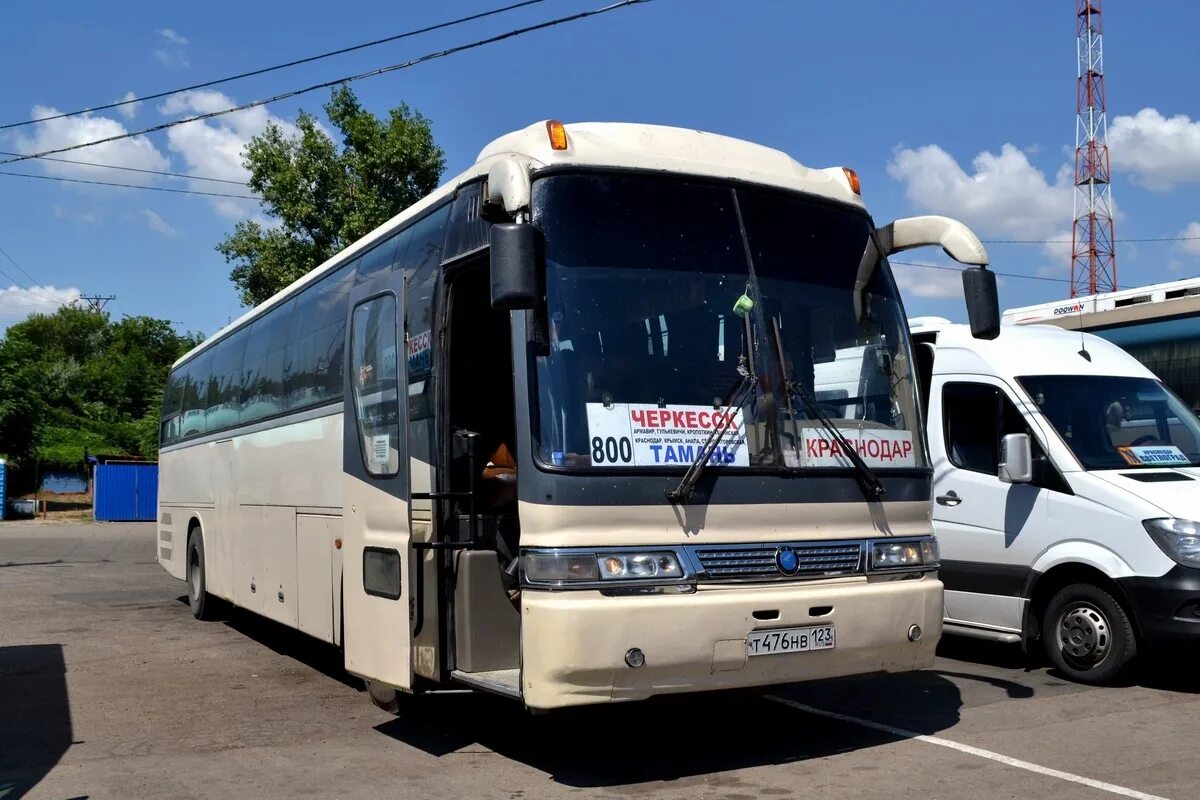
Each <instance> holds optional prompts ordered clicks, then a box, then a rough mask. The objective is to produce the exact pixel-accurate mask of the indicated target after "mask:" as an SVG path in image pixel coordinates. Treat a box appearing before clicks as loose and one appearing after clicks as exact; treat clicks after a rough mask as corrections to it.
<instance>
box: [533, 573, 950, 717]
mask: <svg viewBox="0 0 1200 800" xmlns="http://www.w3.org/2000/svg"><path fill="white" fill-rule="evenodd" d="M942 611H943V590H942V583H941V582H940V581H939V580H937V578H936V577H934V576H932V575H926V576H924V577H921V578H917V579H908V580H893V581H885V582H874V583H868V582H867V581H865V580H861V579H859V580H856V581H843V582H830V583H823V584H815V585H814V584H791V585H770V586H763V585H755V586H739V587H732V586H722V587H716V586H708V587H702V588H701V589H699V590H698V591H696V592H694V593H691V594H639V595H618V596H611V595H604V594H601V593H600V592H599V591H537V590H531V589H529V588H526V589H524V590H523V591H522V592H521V617H522V626H521V657H522V670H521V690H522V697H523V698H524V701H525V704H526V705H527V706H528V707H530V708H533V709H549V708H556V707H561V706H571V705H583V704H590V703H607V702H614V701H625V700H641V699H645V698H648V697H651V696H653V695H657V694H668V693H675V692H689V691H706V690H717V689H735V688H743V687H759V686H770V685H775V684H784V683H794V682H798V681H808V680H816V679H822V678H835V677H842V676H846V675H858V674H864V673H871V672H903V671H908V670H914V669H923V668H927V667H930V666H932V664H933V659H934V651H935V649H936V648H937V643H938V640H939V639H940V638H941V632H942ZM826 624H832V625H833V627H834V642H835V646H834V647H833V648H831V649H822V650H808V651H803V652H781V653H772V654H770V655H754V656H751V655H748V646H747V641H746V639H747V635H748V634H749V633H750V632H752V631H759V630H774V629H786V628H795V627H809V626H817V625H826ZM914 625H916V626H919V627H920V636H919V638H917V640H916V641H912V635H913V626H914ZM634 649H636V650H640V651H641V653H642V654H643V655H644V663H643V664H642V665H641V666H638V667H632V666H629V664H627V662H626V657H627V654H628V653H629V651H630V650H634ZM633 660H634V661H635V662H636V661H637V659H636V657H635V658H634V659H633Z"/></svg>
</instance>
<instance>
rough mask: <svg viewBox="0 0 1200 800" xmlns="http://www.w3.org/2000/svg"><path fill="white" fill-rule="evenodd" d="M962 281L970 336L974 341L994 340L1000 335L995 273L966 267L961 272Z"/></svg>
mask: <svg viewBox="0 0 1200 800" xmlns="http://www.w3.org/2000/svg"><path fill="white" fill-rule="evenodd" d="M962 280H963V298H964V299H965V300H966V301H967V321H968V322H970V324H971V335H972V336H974V337H975V338H976V339H995V338H996V337H997V336H999V335H1000V298H999V296H998V295H997V294H996V273H994V272H989V271H988V270H986V269H984V268H983V267H967V268H966V269H964V270H963V273H962Z"/></svg>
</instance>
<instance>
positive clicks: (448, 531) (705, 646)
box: [158, 121, 999, 710]
mask: <svg viewBox="0 0 1200 800" xmlns="http://www.w3.org/2000/svg"><path fill="white" fill-rule="evenodd" d="M922 245H940V246H941V247H942V248H943V249H944V250H946V252H948V253H949V254H950V255H951V256H952V257H954V258H956V259H957V260H959V261H961V262H964V263H968V264H977V265H984V264H986V260H987V259H986V253H985V251H984V249H983V247H982V245H981V244H980V243H979V240H978V239H976V238H975V236H974V235H973V234H972V233H971V232H970V231H968V230H967V229H966V228H965V227H963V226H962V225H961V224H959V223H957V222H954V221H951V220H948V219H945V218H943V217H918V218H913V219H908V220H901V221H897V222H895V223H892V224H891V225H889V226H886V227H883V228H879V229H876V228H875V227H874V225H873V224H872V221H871V218H870V217H869V215H868V214H867V212H866V210H865V208H864V204H863V201H862V199H861V197H860V196H859V187H858V178H857V176H856V175H855V174H854V173H853V172H852V171H850V170H848V169H843V168H831V169H820V170H815V169H809V168H806V167H804V166H802V165H800V164H798V163H796V162H795V161H793V160H792V159H791V158H789V157H788V156H786V155H784V154H783V153H780V152H778V151H775V150H771V149H767V148H765V147H762V146H758V145H755V144H751V143H747V142H743V141H738V140H735V139H730V138H726V137H722V136H717V135H712V134H707V133H702V132H697V131H693V130H681V129H673V128H664V127H658V126H648V125H631V124H610V123H604V124H578V125H568V126H564V125H562V124H560V123H558V122H555V121H550V122H545V123H538V124H535V125H533V126H530V127H528V128H526V129H524V130H520V131H516V132H514V133H511V134H508V135H506V136H503V137H501V138H499V139H497V140H495V141H494V142H492V143H491V144H489V145H488V146H487V147H486V148H485V149H484V150H483V151H482V152H481V153H480V155H479V158H478V160H477V161H476V163H475V164H474V165H473V166H472V167H470V168H469V169H468V170H467V171H465V172H464V173H463V174H461V175H459V176H457V177H456V178H454V179H452V180H451V181H449V182H447V183H446V184H445V185H444V186H443V187H442V188H440V189H438V190H437V191H435V192H434V193H432V194H431V195H429V196H428V197H426V198H424V199H423V200H421V201H420V202H418V203H416V204H415V205H413V206H412V207H411V208H409V209H407V210H406V211H404V212H403V213H401V214H400V215H398V216H397V217H395V218H394V219H392V220H391V221H389V222H388V223H386V224H385V225H382V226H381V227H380V228H378V229H377V230H375V231H374V232H372V233H371V234H370V235H368V236H366V237H364V238H363V239H362V240H360V241H358V242H355V243H354V244H353V245H351V246H350V247H347V248H346V249H345V250H344V251H343V252H341V253H339V254H338V255H336V256H335V257H333V258H331V259H330V260H329V261H328V262H326V263H325V264H322V265H321V266H319V267H318V268H316V269H314V270H313V271H312V272H310V273H309V274H307V275H305V276H304V277H303V278H301V279H299V280H297V281H296V282H295V283H294V284H293V285H291V286H289V287H287V288H286V289H284V290H282V291H280V292H279V293H278V294H277V295H276V296H274V297H272V298H270V299H269V300H267V301H266V302H264V303H263V304H262V305H260V306H259V307H258V308H255V309H254V310H253V311H250V312H248V313H247V314H245V315H244V316H243V317H242V318H240V319H238V320H237V321H236V322H234V323H232V324H230V325H229V326H227V327H226V328H225V329H223V330H222V331H221V332H220V333H218V334H217V335H215V336H213V337H212V338H211V339H209V340H208V341H206V342H204V343H203V344H201V345H200V346H198V347H196V348H195V349H194V350H193V351H192V352H190V353H188V354H187V355H185V356H184V357H183V358H181V359H180V360H179V362H178V363H177V364H175V366H174V369H173V371H172V372H171V375H170V378H169V382H168V387H167V392H166V396H165V404H164V412H163V421H162V431H161V438H162V446H161V456H160V487H159V495H158V496H159V531H158V558H159V561H160V562H161V564H162V565H163V567H165V568H166V569H167V571H168V572H170V573H171V574H172V575H174V576H175V577H177V578H181V579H186V580H187V582H188V587H189V597H190V601H191V606H192V610H193V613H194V614H195V615H196V616H197V617H201V618H204V617H208V616H210V615H211V614H212V613H213V609H214V604H215V603H219V602H221V601H225V602H229V603H232V604H233V605H235V606H238V607H241V608H245V609H248V610H250V611H253V612H255V613H258V614H261V615H263V616H265V617H269V618H271V619H274V620H277V621H279V622H282V623H283V624H285V625H289V626H292V627H294V628H298V629H299V630H301V631H303V632H305V633H307V634H310V635H312V636H313V637H315V638H317V639H320V640H323V641H325V642H330V643H333V644H336V645H339V646H340V647H341V648H342V652H343V653H344V658H345V666H346V669H347V670H348V671H349V672H350V673H352V674H354V675H357V676H359V677H361V678H362V679H364V681H365V682H366V684H367V686H368V688H369V690H370V694H371V697H372V698H373V700H374V701H375V702H376V703H377V704H379V705H381V706H382V707H385V708H390V709H392V710H396V709H397V708H398V707H399V704H400V702H401V698H402V697H403V696H404V695H406V694H408V693H419V692H423V691H427V690H430V689H436V688H438V687H443V686H447V685H458V686H464V685H465V686H468V687H473V688H477V689H483V690H490V691H495V692H499V693H502V694H507V695H510V696H512V697H516V698H519V699H520V700H522V701H523V702H524V704H525V705H526V707H528V708H529V709H532V710H544V709H551V708H555V707H561V706H569V705H579V704H587V703H601V702H610V701H621V700H636V699H641V698H646V697H649V696H651V695H656V694H660V693H666V692H684V691H694V690H709V689H721V688H729V687H746V686H767V685H771V684H778V683H782V682H792V681H798V680H808V679H815V678H827V677H833V676H841V675H849V674H856V673H866V672H872V671H880V670H885V671H900V670H911V669H918V668H922V667H927V666H929V665H930V664H932V662H933V655H934V648H935V646H936V643H937V641H938V639H939V637H940V632H941V624H942V622H941V621H942V602H943V599H942V598H943V594H942V585H941V583H940V582H939V581H938V579H937V575H936V568H937V565H938V560H937V548H936V545H935V542H934V540H933V538H932V537H931V532H932V531H931V525H930V511H929V509H930V465H929V456H928V452H927V448H926V444H925V440H924V433H923V429H924V426H923V424H922V419H921V411H920V408H921V406H920V404H919V402H918V398H917V388H916V384H915V382H914V379H913V374H914V372H913V361H912V358H913V355H912V348H911V345H910V340H909V333H908V328H907V323H906V318H905V314H904V310H903V308H902V305H901V302H900V298H899V296H898V295H897V291H896V286H895V282H894V281H893V278H892V274H891V271H890V268H889V266H888V264H887V261H886V258H885V257H886V255H887V254H889V253H892V252H896V251H898V250H903V249H907V248H910V247H917V246H922ZM963 274H964V290H965V293H966V295H967V300H968V307H969V310H970V311H971V312H972V319H973V328H974V330H975V331H976V333H977V334H978V335H981V336H985V337H990V336H994V335H996V332H997V331H998V330H999V313H998V308H997V307H996V297H995V282H994V277H993V273H991V272H988V271H986V270H985V269H983V268H981V267H970V268H967V269H965V270H964V273H963ZM834 364H836V365H838V367H837V369H834V370H832V371H831V370H830V368H829V366H828V365H834ZM823 365H825V366H823ZM848 370H849V372H850V373H853V374H854V375H855V376H856V377H855V378H854V379H847V378H846V375H847V371H848ZM822 375H829V376H831V377H830V378H829V379H828V380H822V378H821V376H822ZM826 383H828V385H826Z"/></svg>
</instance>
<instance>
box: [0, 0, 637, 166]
mask: <svg viewBox="0 0 1200 800" xmlns="http://www.w3.org/2000/svg"><path fill="white" fill-rule="evenodd" d="M650 1H651V0H621V2H618V3H613V4H612V5H608V6H604V7H602V8H597V9H593V10H591V11H581V12H579V13H578V14H571V15H569V16H565V17H558V18H556V19H551V20H546V21H545V22H539V23H537V24H536V25H529V26H526V27H524V28H516V29H514V30H510V31H506V32H504V33H501V34H498V35H496V36H489V37H487V38H486V39H478V40H476V41H474V42H470V43H468V44H460V45H457V46H455V47H449V48H446V49H445V50H439V51H437V52H434V53H427V54H425V55H423V56H420V57H418V58H414V59H411V60H409V61H404V62H401V63H399V64H391V65H389V66H386V67H379V68H377V69H373V70H368V71H367V72H360V73H358V74H357V75H348V76H346V77H342V78H336V79H334V80H331V81H322V82H321V83H316V84H313V85H312V86H306V87H304V88H303V89H293V90H292V91H289V92H283V93H281V94H277V95H275V96H273V97H268V98H266V99H264V100H254V101H251V102H249V103H242V104H241V105H237V106H233V107H232V108H225V109H221V110H218V111H210V112H208V113H206V114H197V115H196V116H194V117H185V118H183V119H177V120H171V121H170V122H163V123H161V124H159V125H154V126H151V127H149V128H143V129H142V130H139V131H130V132H128V133H123V134H119V135H116V136H108V137H105V138H103V139H96V140H94V141H90V142H80V143H79V144H73V145H69V146H67V147H57V148H54V149H51V150H43V151H41V152H39V153H30V154H28V155H23V156H19V157H17V158H8V159H5V160H3V161H0V164H13V163H16V162H18V161H28V160H30V159H34V158H44V157H45V156H49V155H57V154H58V153H66V152H69V151H71V150H80V149H82V148H84V147H93V146H95V145H98V144H106V143H108V142H116V141H120V140H122V139H131V138H133V137H135V136H145V135H146V134H148V133H155V132H157V131H161V130H166V129H167V128H173V127H175V126H176V125H186V124H187V123H189V122H199V121H201V120H206V119H213V118H214V117H221V116H224V115H226V114H232V113H234V112H237V111H245V110H247V109H250V108H257V107H258V106H265V105H267V104H269V103H276V102H279V101H280V100H287V99H288V98H291V97H297V96H299V95H302V94H307V93H308V92H314V91H316V90H318V89H327V88H329V87H331V86H338V85H340V84H344V83H351V82H353V81H360V80H363V79H365V78H373V77H375V76H377V75H384V74H387V73H389V72H396V71H398V70H402V69H408V68H409V67H414V66H416V65H418V64H423V63H425V62H427V61H434V60H436V59H439V58H445V57H446V56H450V55H454V54H456V53H461V52H463V51H466V50H472V49H475V48H477V47H483V46H484V45H489V44H495V43H496V42H502V41H504V40H505V39H512V38H514V37H517V36H521V35H523V34H526V33H532V32H533V31H539V30H543V29H546V28H553V27H555V26H557V25H562V24H565V23H567V22H574V21H576V20H581V19H585V18H587V17H592V16H596V15H598V14H605V13H607V12H609V11H616V10H617V9H620V8H626V7H628V6H634V5H640V4H642V3H648V2H650Z"/></svg>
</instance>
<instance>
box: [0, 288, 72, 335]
mask: <svg viewBox="0 0 1200 800" xmlns="http://www.w3.org/2000/svg"><path fill="white" fill-rule="evenodd" d="M79 294H80V292H79V290H78V289H75V288H70V289H56V288H55V287H53V286H31V287H30V288H28V289H22V288H20V287H18V286H9V287H8V288H7V289H4V288H0V329H3V328H7V327H8V326H9V325H12V324H13V323H15V322H20V321H21V320H23V319H25V318H26V317H28V316H29V315H30V314H50V313H53V312H54V311H56V310H57V309H58V308H60V307H62V306H65V305H67V304H68V303H71V302H74V301H75V300H76V299H77V298H78V297H79Z"/></svg>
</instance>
